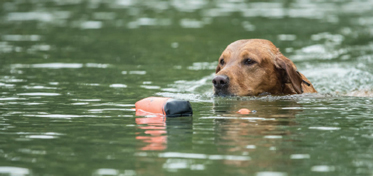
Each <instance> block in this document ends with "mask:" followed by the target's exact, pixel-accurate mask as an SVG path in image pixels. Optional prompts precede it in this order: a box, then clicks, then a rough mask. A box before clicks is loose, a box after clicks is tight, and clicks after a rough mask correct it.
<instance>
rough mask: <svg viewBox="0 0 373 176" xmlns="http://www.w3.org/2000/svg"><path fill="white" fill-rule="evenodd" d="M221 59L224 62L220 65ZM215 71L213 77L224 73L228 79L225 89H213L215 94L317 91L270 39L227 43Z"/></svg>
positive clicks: (244, 94)
mask: <svg viewBox="0 0 373 176" xmlns="http://www.w3.org/2000/svg"><path fill="white" fill-rule="evenodd" d="M248 58H250V59H251V60H253V61H255V62H254V64H252V65H245V64H243V61H244V60H245V59H248ZM221 59H223V60H224V64H221V62H220V61H221ZM215 72H216V76H219V75H225V76H228V78H229V86H228V87H227V88H226V89H224V90H221V89H217V88H214V92H215V94H217V95H236V96H255V95H261V94H273V95H287V94H301V93H315V92H317V91H316V90H315V88H314V87H313V85H312V84H311V82H310V81H309V80H308V79H307V78H306V77H305V76H304V75H303V74H301V73H299V72H297V68H296V66H295V65H294V63H293V62H292V61H291V60H290V59H288V58H286V57H285V56H284V55H282V53H281V52H280V50H279V49H278V48H276V46H275V45H274V44H273V43H272V42H270V41H268V40H263V39H250V40H238V41H235V42H233V43H231V44H230V45H228V46H227V48H226V49H225V50H224V51H223V53H222V54H221V56H220V58H219V64H218V66H217V67H216V71H215ZM304 81H305V82H307V83H309V84H310V85H307V84H305V83H304Z"/></svg>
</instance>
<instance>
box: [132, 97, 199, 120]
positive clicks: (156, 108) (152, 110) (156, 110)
mask: <svg viewBox="0 0 373 176" xmlns="http://www.w3.org/2000/svg"><path fill="white" fill-rule="evenodd" d="M135 107H136V114H139V115H140V114H147V113H149V114H154V115H160V114H161V115H165V116H166V117H180V116H191V115H192V114H193V111H192V107H191V105H190V103H189V101H185V100H176V99H172V98H165V97H148V98H144V99H142V100H140V101H138V102H136V103H135ZM145 112H146V113H145Z"/></svg>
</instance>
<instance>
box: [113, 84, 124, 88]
mask: <svg viewBox="0 0 373 176" xmlns="http://www.w3.org/2000/svg"><path fill="white" fill-rule="evenodd" d="M110 87H112V88H126V87H127V85H125V84H111V85H110Z"/></svg>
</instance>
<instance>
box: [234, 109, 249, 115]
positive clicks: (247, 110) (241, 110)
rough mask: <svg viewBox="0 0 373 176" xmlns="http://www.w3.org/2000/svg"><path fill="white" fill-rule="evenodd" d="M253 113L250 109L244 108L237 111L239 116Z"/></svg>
mask: <svg viewBox="0 0 373 176" xmlns="http://www.w3.org/2000/svg"><path fill="white" fill-rule="evenodd" d="M250 112H251V111H250V110H249V109H246V108H242V109H240V110H238V111H237V113H239V114H249V113H250Z"/></svg>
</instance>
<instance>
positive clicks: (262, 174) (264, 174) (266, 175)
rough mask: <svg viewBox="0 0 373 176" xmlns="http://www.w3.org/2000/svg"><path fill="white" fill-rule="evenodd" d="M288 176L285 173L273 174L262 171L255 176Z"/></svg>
mask: <svg viewBox="0 0 373 176" xmlns="http://www.w3.org/2000/svg"><path fill="white" fill-rule="evenodd" d="M287 175H288V174H287V173H285V172H273V171H264V172H257V173H256V176H287Z"/></svg>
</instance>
